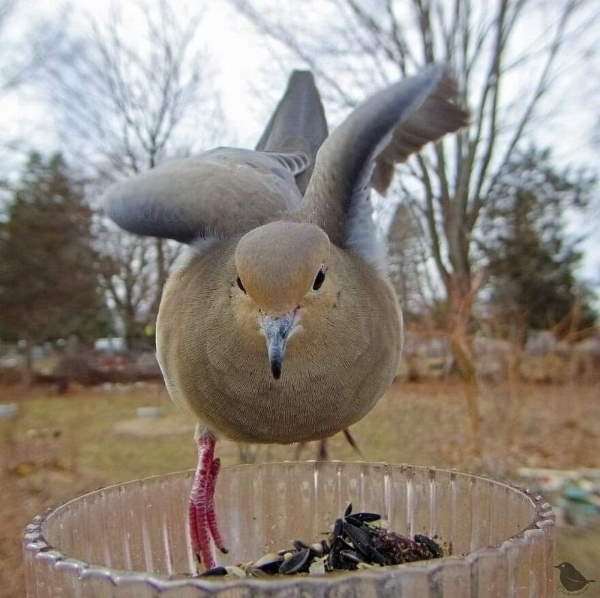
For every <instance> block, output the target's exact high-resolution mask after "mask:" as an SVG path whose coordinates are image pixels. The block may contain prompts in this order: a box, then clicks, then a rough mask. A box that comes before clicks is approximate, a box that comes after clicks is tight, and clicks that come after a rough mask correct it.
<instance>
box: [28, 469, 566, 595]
mask: <svg viewBox="0 0 600 598" xmlns="http://www.w3.org/2000/svg"><path fill="white" fill-rule="evenodd" d="M318 463H319V462H318V461H276V462H271V463H260V464H240V465H232V466H229V467H227V469H228V470H235V469H242V468H248V467H265V466H269V465H283V464H286V465H290V464H297V465H304V466H306V467H308V466H312V467H313V468H314V467H315V465H316V464H318ZM328 463H332V464H340V465H342V466H343V465H350V464H351V465H367V466H378V467H384V468H385V467H387V468H401V469H404V470H406V469H412V470H421V471H428V472H443V473H450V474H452V473H453V474H455V475H460V476H466V477H470V478H477V479H481V480H485V481H487V482H491V483H493V484H495V485H497V486H503V487H505V488H508V489H509V490H511V491H512V492H516V493H518V494H520V495H522V496H524V497H526V498H527V500H529V501H530V503H531V505H532V507H533V512H534V516H533V519H532V520H531V521H530V522H529V523H528V524H527V525H526V526H525V527H524V528H522V529H521V530H520V531H519V532H517V533H516V534H514V535H512V536H511V537H510V538H507V539H506V540H503V541H502V543H501V544H499V545H496V546H488V547H485V548H480V549H478V550H475V551H473V552H470V553H469V554H467V555H465V556H447V557H443V558H441V559H435V560H432V561H416V562H414V563H405V564H401V565H389V566H385V567H376V568H373V569H369V570H362V571H348V572H340V573H337V572H336V573H327V574H319V575H309V576H289V577H286V578H283V577H280V576H278V577H275V578H274V579H268V578H267V579H265V578H251V577H250V578H240V579H239V580H226V581H225V580H216V579H210V578H206V577H186V578H178V579H169V578H168V577H167V576H166V575H160V574H155V573H149V572H145V571H124V570H120V569H112V568H109V567H104V566H102V565H95V564H93V563H86V562H84V561H81V560H79V559H76V558H73V557H70V556H68V555H65V554H63V553H62V552H61V551H60V550H59V549H58V548H56V547H54V546H52V545H51V544H50V543H49V542H48V541H47V540H46V538H45V537H44V533H43V527H44V523H45V522H46V521H47V520H48V519H49V518H50V517H52V516H53V515H55V514H58V513H60V512H61V511H63V510H65V509H68V508H69V506H70V505H72V504H73V503H75V502H77V501H79V500H83V499H85V498H86V497H88V496H90V495H93V494H96V493H99V492H106V491H110V490H112V489H113V488H116V487H126V486H129V485H133V484H140V483H143V482H148V481H151V480H154V479H157V478H161V479H163V480H164V479H165V478H169V477H172V476H185V475H191V473H192V472H193V471H194V470H184V471H177V472H172V473H168V474H161V475H155V476H149V477H147V478H141V479H137V480H131V481H128V482H124V483H121V484H112V485H110V486H106V487H104V488H100V489H98V490H94V491H92V492H88V493H86V494H83V495H81V496H78V497H76V498H73V499H71V500H69V501H67V502H66V503H64V504H62V505H60V506H58V507H54V508H50V509H48V510H47V511H46V512H44V513H43V514H42V515H37V516H36V517H35V518H34V519H33V520H32V522H31V523H30V524H29V525H27V526H26V527H25V530H24V535H23V540H24V545H25V550H26V551H28V552H30V553H32V554H30V555H29V558H34V559H37V560H44V561H51V562H53V568H55V569H57V570H58V569H64V570H68V571H70V572H71V573H72V574H75V575H77V576H78V577H79V578H82V579H83V578H86V577H93V578H96V579H99V578H103V579H105V580H110V582H112V584H113V585H115V586H116V585H121V584H125V583H127V584H131V583H144V584H146V585H147V586H150V587H151V588H152V589H153V590H157V591H166V590H172V589H175V588H186V587H192V588H198V589H203V590H214V591H216V590H221V589H223V588H231V589H234V588H236V587H244V588H255V589H260V588H264V589H266V588H269V589H271V590H275V589H278V588H280V587H281V588H284V587H289V586H291V585H296V584H308V585H307V587H308V586H310V585H312V584H314V585H315V586H319V587H323V584H325V585H328V586H329V585H336V584H341V583H347V582H348V581H350V580H351V579H355V580H357V581H358V580H372V581H373V582H376V580H377V579H382V578H385V577H386V576H388V575H389V574H390V571H396V572H397V573H396V575H398V574H400V572H399V570H401V569H408V568H410V570H411V571H412V572H414V573H415V574H418V573H421V574H422V575H426V576H427V577H434V576H436V574H438V573H439V571H440V570H442V569H443V568H444V567H445V566H446V565H447V564H457V565H459V566H460V565H461V564H462V565H463V566H467V567H473V566H475V565H476V563H477V562H478V561H479V560H480V559H481V558H486V557H488V558H489V557H491V556H494V555H498V554H501V553H506V552H508V551H510V550H511V549H514V548H513V547H518V546H526V545H527V544H528V543H529V542H531V541H535V540H536V538H537V539H539V540H540V541H541V540H543V537H544V535H545V532H544V530H545V529H546V528H549V527H554V520H555V516H554V514H553V513H552V508H551V506H550V504H549V503H547V502H546V501H545V500H544V498H543V497H542V496H541V495H539V494H534V493H533V492H531V491H530V490H527V489H524V488H520V487H519V486H516V485H514V484H511V483H510V482H506V481H498V480H494V479H493V478H490V477H488V476H483V475H479V474H473V473H467V472H463V471H460V470H456V469H451V468H442V467H428V466H425V465H410V464H405V463H397V464H396V463H385V462H377V461H375V462H369V461H328ZM427 563H429V564H427Z"/></svg>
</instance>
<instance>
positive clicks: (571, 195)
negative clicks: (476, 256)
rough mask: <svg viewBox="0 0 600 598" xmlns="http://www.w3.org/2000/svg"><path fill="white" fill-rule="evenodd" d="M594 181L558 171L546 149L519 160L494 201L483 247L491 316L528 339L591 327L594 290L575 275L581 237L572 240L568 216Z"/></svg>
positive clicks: (582, 201)
mask: <svg viewBox="0 0 600 598" xmlns="http://www.w3.org/2000/svg"><path fill="white" fill-rule="evenodd" d="M594 182H595V181H594V179H593V177H590V176H589V175H587V174H586V173H584V172H582V171H579V172H572V171H570V170H564V171H562V172H560V171H558V170H557V169H556V168H555V167H554V166H553V165H552V164H551V161H550V154H549V152H548V151H547V150H545V151H539V150H536V149H534V148H532V149H530V150H529V151H527V152H526V153H524V154H520V155H517V156H515V157H514V158H513V159H512V160H511V161H510V163H509V164H508V166H507V168H506V169H505V171H504V172H503V173H502V176H501V177H499V181H498V183H497V184H496V185H495V186H494V188H493V189H492V192H491V194H490V197H489V198H488V210H487V213H486V220H485V227H484V233H485V235H484V237H483V239H482V244H483V246H484V247H485V251H486V254H487V257H488V260H489V274H490V277H491V278H490V282H491V295H490V300H491V305H492V311H493V314H494V315H495V316H496V317H498V318H499V319H500V321H503V322H506V323H507V324H509V326H510V327H511V328H512V329H514V328H518V329H520V330H521V331H522V333H523V334H525V333H526V331H527V330H528V329H534V330H542V329H550V328H553V329H555V331H556V332H558V333H559V334H564V333H566V332H573V331H575V330H581V329H584V328H586V327H589V326H591V325H592V324H593V322H594V318H595V315H594V313H593V311H592V310H591V308H590V306H589V303H588V301H587V298H588V296H589V295H588V291H587V290H586V289H585V288H584V286H583V285H581V284H580V283H579V282H578V280H577V277H576V275H575V270H576V268H577V266H578V265H579V262H580V260H581V253H580V252H579V251H578V250H577V246H578V244H579V242H580V241H581V238H569V236H568V235H567V233H566V230H565V213H566V212H568V211H570V210H571V211H573V210H581V209H583V208H584V207H585V206H586V205H587V203H588V201H589V198H590V194H591V191H592V189H593V186H594Z"/></svg>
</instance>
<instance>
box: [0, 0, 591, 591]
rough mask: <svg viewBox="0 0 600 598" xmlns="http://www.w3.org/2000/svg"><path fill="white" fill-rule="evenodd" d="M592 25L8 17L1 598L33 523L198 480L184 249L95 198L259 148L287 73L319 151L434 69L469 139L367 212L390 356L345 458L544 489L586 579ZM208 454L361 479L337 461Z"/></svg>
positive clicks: (343, 445)
mask: <svg viewBox="0 0 600 598" xmlns="http://www.w3.org/2000/svg"><path fill="white" fill-rule="evenodd" d="M599 16H600V6H599V5H598V3H597V2H594V1H592V0H318V1H317V0H304V1H303V2H302V3H282V2H280V1H275V0H252V1H248V0H228V1H219V0H205V1H204V2H192V1H189V2H188V1H187V0H181V1H178V2H177V3H175V2H167V1H166V0H140V1H139V2H138V1H135V0H130V1H127V2H125V1H124V2H120V3H119V2H112V3H111V2H108V1H105V0H97V1H96V2H94V3H88V2H84V1H83V0H80V1H75V0H74V1H72V2H64V3H61V2H53V3H39V2H34V1H33V0H30V1H28V0H0V41H1V44H2V53H1V55H0V102H1V110H0V123H1V125H0V485H1V487H2V500H1V504H2V507H1V510H0V596H7V597H8V596H10V597H12V596H21V595H23V592H24V590H23V581H22V571H21V557H20V550H21V548H20V533H21V530H22V528H23V526H24V525H25V524H26V523H27V522H28V521H29V520H30V519H31V518H32V517H33V516H34V515H35V514H37V513H40V512H42V511H43V510H44V509H46V508H47V507H50V506H52V505H56V504H59V503H60V502H61V501H64V500H66V499H68V498H71V497H74V496H76V495H78V494H81V493H83V492H85V491H89V490H93V489H96V488H98V487H101V486H104V485H107V484H110V483H114V482H120V481H124V480H129V479H134V478H139V477H144V476H148V475H152V474H158V473H163V472H168V471H175V470H181V469H187V468H191V467H194V466H195V447H194V443H193V442H192V431H193V423H192V419H191V418H190V417H189V415H188V414H187V413H184V412H182V411H180V410H178V409H177V408H176V407H175V406H173V405H172V404H171V402H170V401H169V399H168V396H167V394H166V392H165V389H164V386H163V384H162V380H161V376H160V371H159V369H158V366H157V363H156V360H155V358H154V320H155V316H156V312H157V308H158V304H159V301H160V294H161V289H162V286H163V283H164V281H165V280H166V278H167V277H168V275H169V273H170V272H171V271H172V269H173V267H174V263H175V262H176V259H177V257H178V255H179V254H180V252H181V247H180V246H179V245H178V244H176V243H174V242H170V241H163V240H154V239H142V238H137V237H134V236H131V235H129V234H127V233H124V232H122V231H120V230H118V229H117V228H116V227H115V226H113V225H111V223H110V222H108V221H107V219H106V218H105V217H104V216H103V215H102V212H101V209H100V205H99V198H100V196H101V194H102V192H103V190H104V189H106V187H107V186H108V185H110V184H111V183H112V182H114V181H117V180H122V179H124V178H127V177H128V176H131V175H133V174H135V173H137V172H140V171H143V170H146V169H148V168H151V167H153V166H155V165H157V164H159V163H161V162H164V161H166V160H170V159H173V158H178V157H182V156H187V155H193V154H197V153H199V152H201V151H204V150H207V149H210V148H212V147H215V146H218V145H232V146H240V147H253V145H254V144H255V143H256V141H257V140H258V137H259V135H260V133H261V131H262V128H263V127H264V125H265V123H266V122H267V119H268V117H269V115H270V113H271V112H272V110H273V108H274V105H275V103H276V101H277V99H278V98H279V97H280V96H281V94H282V92H283V90H284V88H285V84H286V80H287V77H288V75H289V73H290V71H291V70H292V69H294V68H303V69H311V70H312V71H313V73H314V74H315V77H316V81H317V85H318V87H319V88H320V91H321V93H322V95H323V99H324V103H325V106H326V110H327V113H328V118H329V121H330V124H331V125H332V126H335V124H337V123H339V122H340V120H341V119H342V118H343V117H344V116H345V115H346V114H348V112H349V111H350V110H351V109H352V108H353V107H354V106H356V104H357V103H358V102H360V101H361V100H362V99H363V98H365V97H366V96H368V95H369V94H371V93H373V92H374V91H376V90H378V89H380V88H382V87H384V86H385V85H388V84H389V83H391V82H394V81H396V80H398V79H399V78H402V77H404V76H405V75H410V74H412V73H414V72H416V71H418V69H419V68H421V67H422V66H423V65H424V64H425V63H428V62H433V61H438V62H448V63H449V64H450V65H451V66H452V68H453V69H454V72H455V75H456V77H457V80H458V82H459V88H460V94H461V98H462V100H461V101H462V102H464V104H466V105H467V106H469V108H470V110H471V112H472V125H471V126H470V128H469V129H468V130H465V131H464V132H462V133H461V134H459V135H457V136H453V137H451V138H449V139H447V140H445V141H444V143H443V144H438V145H437V146H435V147H429V148H427V150H426V151H424V152H422V153H421V154H419V155H418V156H415V157H413V158H412V159H411V160H410V161H409V162H408V163H407V164H404V165H401V166H400V167H398V169H397V170H398V171H397V173H396V179H395V183H394V186H393V190H392V191H391V192H389V193H388V195H387V196H386V197H379V196H376V195H375V194H374V198H373V201H374V205H375V218H376V222H377V224H378V227H379V230H380V232H381V234H382V235H384V236H386V237H387V239H388V241H389V254H390V275H391V278H392V282H393V284H394V286H395V289H396V291H397V293H398V296H399V299H400V302H401V304H402V306H403V309H404V314H405V324H406V339H405V345H404V355H403V359H402V362H401V364H400V367H399V370H398V376H397V379H396V381H395V383H394V385H393V386H392V388H391V389H390V391H389V392H388V393H387V394H386V395H385V397H384V398H383V399H382V400H381V401H380V402H379V403H378V405H377V406H376V408H375V409H374V410H373V412H372V413H371V414H369V416H368V417H366V418H365V419H364V420H363V421H362V422H360V423H359V424H357V425H356V426H355V427H354V428H353V430H352V433H353V435H354V437H355V438H356V441H357V443H358V445H359V447H360V448H361V450H362V453H363V458H364V459H366V460H382V461H391V462H409V463H415V464H427V465H437V466H449V467H456V468H459V469H462V470H467V471H474V472H480V473H485V474H487V475H491V476H494V477H496V478H505V479H509V480H512V481H513V482H515V483H518V484H520V485H522V486H528V487H530V488H536V489H539V490H540V491H542V492H543V493H544V495H545V496H546V497H547V498H548V499H549V500H550V501H551V502H552V503H553V505H554V506H555V508H556V513H557V516H558V521H559V524H560V528H559V534H558V554H557V562H560V561H563V560H567V561H570V562H572V563H573V564H574V565H575V566H576V567H577V568H578V569H579V570H580V571H581V572H582V573H584V575H585V576H586V577H587V578H592V579H598V578H600V577H599V576H600V329H599V327H598V324H599V321H598V313H599V310H600V199H599V191H600V189H599V186H598V181H597V176H598V165H597V158H596V156H597V154H598V151H600V100H599V98H600V60H599V57H598V51H599V50H598V46H597V40H598V36H599V34H600V20H599ZM219 451H220V455H221V457H222V459H223V460H224V462H225V464H232V463H236V462H240V461H241V462H255V461H266V460H280V459H291V458H311V459H312V458H315V457H316V456H317V455H319V454H320V455H321V456H326V457H327V458H332V459H357V458H359V457H358V456H357V455H356V453H355V452H354V451H353V449H352V448H351V447H350V446H349V445H348V444H347V442H346V441H345V439H344V438H343V436H341V437H334V438H333V439H331V440H329V441H328V442H327V443H326V445H325V446H323V445H322V446H316V445H315V446H313V445H308V446H302V447H298V446H292V447H281V446H272V447H267V446H261V447H257V446H246V445H243V446H242V445H236V444H234V443H231V442H222V443H221V444H220V449H219ZM594 585H597V586H599V587H594V586H593V585H592V586H590V587H589V589H588V592H587V595H589V596H600V583H599V584H594Z"/></svg>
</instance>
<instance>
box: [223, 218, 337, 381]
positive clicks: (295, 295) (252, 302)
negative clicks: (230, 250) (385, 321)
mask: <svg viewBox="0 0 600 598" xmlns="http://www.w3.org/2000/svg"><path fill="white" fill-rule="evenodd" d="M329 261H330V242H329V238H328V237H327V235H326V234H325V233H324V232H323V230H322V229H320V228H319V227H318V226H314V225H312V224H300V223H295V222H272V223H270V224H266V225H264V226H260V227H258V228H256V229H254V230H252V231H250V232H249V233H247V234H246V235H244V236H243V237H242V238H241V239H240V241H239V243H238V245H237V248H236V250H235V266H236V269H237V280H236V283H237V287H238V288H237V289H234V290H235V292H236V294H237V297H236V300H235V301H234V310H235V311H236V317H237V319H238V321H240V322H241V323H242V324H243V325H244V327H245V328H246V329H247V330H248V331H249V333H251V334H252V333H253V334H259V335H262V336H264V337H265V341H266V347H267V355H268V359H269V361H270V365H271V372H272V374H273V376H274V377H275V378H279V377H280V376H281V370H282V365H283V358H284V355H285V350H286V346H287V344H288V342H289V341H290V339H291V337H292V336H294V335H297V334H299V333H302V332H305V326H306V325H307V324H308V321H309V320H313V323H314V320H315V319H317V318H319V317H322V314H323V313H324V311H325V310H326V309H327V306H328V305H329V304H330V298H331V294H332V292H333V290H332V289H331V288H330V287H331V285H329V284H328V282H329V280H328V279H329V277H328V273H327V271H328V269H329ZM328 287H329V288H328Z"/></svg>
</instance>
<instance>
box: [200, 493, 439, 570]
mask: <svg viewBox="0 0 600 598" xmlns="http://www.w3.org/2000/svg"><path fill="white" fill-rule="evenodd" d="M442 556H444V555H443V551H442V548H441V546H440V545H439V544H438V543H437V542H436V541H435V540H434V539H432V538H429V537H428V536H424V535H421V534H417V535H415V536H414V538H413V539H412V540H411V539H410V538H409V537H406V536H402V535H400V534H397V533H396V532H393V531H390V530H388V529H386V528H385V527H383V526H382V525H381V515H378V514H377V513H352V504H349V505H348V507H347V508H346V511H345V512H344V515H343V517H341V518H339V519H336V521H335V523H334V525H333V526H332V530H331V533H330V534H329V537H328V538H327V539H326V540H321V541H320V542H315V543H312V544H306V543H305V542H303V541H301V540H295V541H294V542H293V547H291V548H285V549H283V550H280V551H279V552H273V553H268V554H265V555H263V556H262V557H260V558H259V559H258V560H256V561H251V562H249V563H245V564H239V565H236V566H228V567H215V568H214V569H210V570H208V571H205V572H204V573H202V574H201V575H200V576H201V577H212V576H225V577H226V578H231V579H234V578H240V577H242V578H243V577H268V576H272V575H278V574H279V575H294V574H298V573H308V574H311V575H319V574H324V573H331V572H334V571H354V570H357V569H370V568H373V567H383V566H385V565H399V564H401V563H411V562H414V561H422V560H429V559H436V558H441V557H442Z"/></svg>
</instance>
